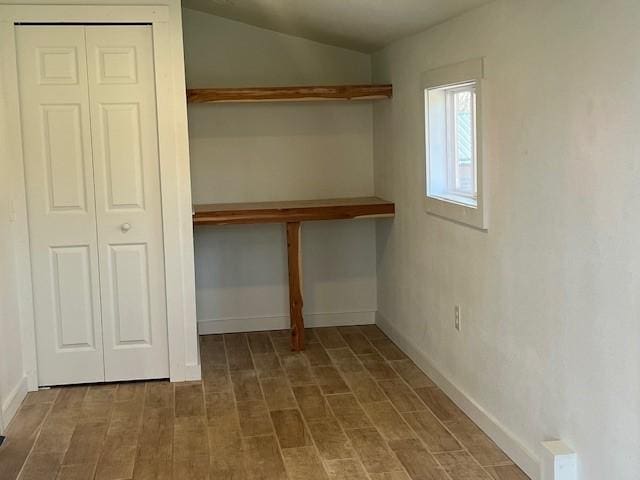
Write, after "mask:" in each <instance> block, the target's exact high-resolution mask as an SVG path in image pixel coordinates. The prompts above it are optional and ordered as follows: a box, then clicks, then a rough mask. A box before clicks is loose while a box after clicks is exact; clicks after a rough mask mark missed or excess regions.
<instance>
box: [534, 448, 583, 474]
mask: <svg viewBox="0 0 640 480" xmlns="http://www.w3.org/2000/svg"><path fill="white" fill-rule="evenodd" d="M542 447H543V449H542V452H543V457H542V480H578V462H577V456H576V452H574V451H573V450H571V449H570V448H569V447H567V446H566V445H565V444H564V443H563V442H562V441H560V440H553V441H549V442H542Z"/></svg>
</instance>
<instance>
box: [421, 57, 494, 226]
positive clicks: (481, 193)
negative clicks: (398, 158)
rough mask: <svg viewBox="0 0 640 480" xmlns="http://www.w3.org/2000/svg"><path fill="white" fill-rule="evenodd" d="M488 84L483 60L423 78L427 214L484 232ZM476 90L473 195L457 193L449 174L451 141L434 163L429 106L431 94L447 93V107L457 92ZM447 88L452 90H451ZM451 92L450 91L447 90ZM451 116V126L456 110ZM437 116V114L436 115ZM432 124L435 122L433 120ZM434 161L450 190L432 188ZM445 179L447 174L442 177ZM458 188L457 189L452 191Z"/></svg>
mask: <svg viewBox="0 0 640 480" xmlns="http://www.w3.org/2000/svg"><path fill="white" fill-rule="evenodd" d="M483 83H484V61H483V59H473V60H468V61H465V62H461V63H457V64H454V65H449V66H445V67H441V68H437V69H434V70H429V71H427V72H424V73H423V74H422V81H421V96H420V98H421V99H422V104H423V108H424V110H423V113H424V115H423V118H424V130H423V131H424V142H423V154H424V155H423V162H422V164H423V166H424V175H423V178H424V181H425V183H424V190H423V197H424V199H423V202H424V208H425V211H426V212H427V213H429V214H431V215H436V216H438V217H442V218H445V219H448V220H452V221H454V222H458V223H461V224H464V225H468V226H471V227H474V228H478V229H481V230H486V229H487V223H488V222H487V220H488V215H487V212H486V202H485V193H486V188H485V181H486V175H485V172H486V168H485V165H484V164H483V158H484V155H483V145H484V142H483V123H484V122H483V116H482V103H483V102H482V91H483ZM469 86H473V90H474V91H475V106H474V109H473V110H474V111H473V119H472V123H473V124H474V126H475V128H474V130H475V135H474V147H475V148H474V149H473V150H474V157H475V158H474V159H473V160H472V165H473V166H472V168H473V169H474V174H475V175H474V176H475V182H476V195H469V194H468V193H467V192H460V191H457V189H456V188H455V185H451V181H452V177H453V176H452V174H451V172H450V171H449V169H450V162H449V161H448V159H449V158H450V155H451V152H448V151H446V149H447V146H449V145H451V144H452V139H451V138H450V137H449V138H447V139H446V141H444V143H445V151H444V152H441V153H440V154H439V155H438V159H431V158H430V152H429V150H430V149H429V132H430V129H429V113H430V112H429V106H428V92H429V91H433V90H435V89H443V92H444V93H443V94H444V95H445V103H446V102H449V101H450V99H449V97H450V92H454V91H456V90H461V89H468V88H469ZM447 87H451V89H450V90H449V89H448V88H447ZM445 88H447V90H444V89H445ZM445 111H446V112H449V115H446V114H445V122H446V123H449V124H450V123H451V122H452V121H453V119H452V118H450V115H451V114H452V113H451V111H452V109H450V108H445ZM432 114H433V113H432ZM432 121H435V120H433V119H432ZM452 131H453V129H452V128H451V125H449V127H448V128H445V132H446V133H445V135H451V134H452ZM431 161H439V162H444V165H442V166H441V168H444V169H446V170H447V171H446V172H445V173H444V174H445V175H446V177H447V180H446V183H447V188H446V189H445V190H444V191H443V190H439V191H434V189H433V188H432V187H433V185H434V184H435V183H432V182H431V180H432V179H431V178H430V175H431V173H430V165H431V163H430V162H431ZM440 174H441V175H442V174H443V173H440ZM452 187H454V188H452Z"/></svg>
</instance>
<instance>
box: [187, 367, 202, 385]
mask: <svg viewBox="0 0 640 480" xmlns="http://www.w3.org/2000/svg"><path fill="white" fill-rule="evenodd" d="M184 380H185V382H192V381H198V380H202V370H201V369H200V364H187V365H185V366H184Z"/></svg>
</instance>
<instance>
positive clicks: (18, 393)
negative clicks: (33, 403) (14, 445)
mask: <svg viewBox="0 0 640 480" xmlns="http://www.w3.org/2000/svg"><path fill="white" fill-rule="evenodd" d="M28 391H29V386H28V382H27V377H26V376H23V377H22V378H21V379H20V382H18V384H17V385H16V386H15V387H13V390H11V392H9V395H7V398H6V399H5V401H4V402H2V415H0V417H1V418H2V422H3V423H4V425H0V433H3V432H4V431H5V430H6V428H7V426H8V425H9V423H10V422H11V420H12V419H13V417H14V415H15V414H16V412H17V411H18V409H19V408H20V404H21V403H22V401H23V400H24V399H25V397H26V396H27V392H28Z"/></svg>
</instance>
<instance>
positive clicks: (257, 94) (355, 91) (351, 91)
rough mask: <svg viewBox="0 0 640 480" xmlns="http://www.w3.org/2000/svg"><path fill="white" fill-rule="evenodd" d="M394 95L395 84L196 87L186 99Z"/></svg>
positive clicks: (287, 99) (268, 99) (298, 99)
mask: <svg viewBox="0 0 640 480" xmlns="http://www.w3.org/2000/svg"><path fill="white" fill-rule="evenodd" d="M392 94H393V87H392V86H391V85H332V86H309V87H304V86H303V87H257V88H196V89H190V90H187V102H188V103H224V102H308V101H335V100H380V99H385V98H391V96H392Z"/></svg>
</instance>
